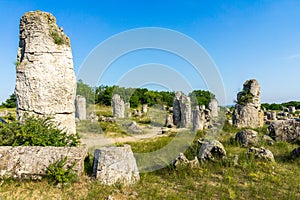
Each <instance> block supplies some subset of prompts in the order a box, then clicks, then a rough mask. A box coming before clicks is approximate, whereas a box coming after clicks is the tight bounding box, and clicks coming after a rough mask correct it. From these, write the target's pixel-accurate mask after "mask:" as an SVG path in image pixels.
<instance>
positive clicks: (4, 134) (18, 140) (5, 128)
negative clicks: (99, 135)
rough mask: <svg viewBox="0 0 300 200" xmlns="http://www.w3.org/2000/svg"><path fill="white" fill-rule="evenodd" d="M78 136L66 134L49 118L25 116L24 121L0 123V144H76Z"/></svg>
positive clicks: (57, 145)
mask: <svg viewBox="0 0 300 200" xmlns="http://www.w3.org/2000/svg"><path fill="white" fill-rule="evenodd" d="M78 144H79V136H78V135H76V136H74V135H68V134H67V133H66V132H65V131H62V130H60V129H59V128H58V127H57V126H56V125H54V124H53V123H52V119H51V118H35V117H25V120H24V123H23V124H19V123H18V122H16V121H14V122H12V123H8V124H3V123H1V124H0V146H56V147H60V146H77V145H78Z"/></svg>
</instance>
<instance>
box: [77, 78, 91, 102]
mask: <svg viewBox="0 0 300 200" xmlns="http://www.w3.org/2000/svg"><path fill="white" fill-rule="evenodd" d="M76 94H77V95H81V96H84V97H85V98H86V102H87V104H94V102H95V92H94V89H93V88H92V87H91V86H89V85H88V84H85V83H84V82H83V81H82V80H79V81H78V82H77V88H76Z"/></svg>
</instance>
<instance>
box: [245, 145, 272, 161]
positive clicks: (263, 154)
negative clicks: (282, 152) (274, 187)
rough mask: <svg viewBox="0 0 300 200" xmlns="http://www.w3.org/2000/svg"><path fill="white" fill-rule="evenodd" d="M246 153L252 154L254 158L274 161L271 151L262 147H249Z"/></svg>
mask: <svg viewBox="0 0 300 200" xmlns="http://www.w3.org/2000/svg"><path fill="white" fill-rule="evenodd" d="M247 154H248V155H249V154H254V156H255V158H258V159H262V160H265V161H270V162H275V159H274V156H273V153H272V152H271V151H270V150H269V149H266V148H264V147H260V148H255V147H251V148H249V149H248V151H247Z"/></svg>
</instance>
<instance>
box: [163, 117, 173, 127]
mask: <svg viewBox="0 0 300 200" xmlns="http://www.w3.org/2000/svg"><path fill="white" fill-rule="evenodd" d="M173 126H174V123H173V116H172V115H170V114H167V115H166V122H165V127H168V128H172V127H173Z"/></svg>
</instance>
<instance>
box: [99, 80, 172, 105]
mask: <svg viewBox="0 0 300 200" xmlns="http://www.w3.org/2000/svg"><path fill="white" fill-rule="evenodd" d="M95 93H96V96H95V103H96V104H98V103H99V104H101V105H107V106H110V105H111V99H112V96H113V95H114V94H119V95H120V96H121V98H122V99H123V100H124V102H129V103H130V107H132V108H137V107H138V106H139V105H142V104H148V105H149V106H152V105H155V104H165V105H167V106H172V105H173V98H174V92H167V91H151V90H148V89H146V88H124V87H119V86H104V85H101V86H99V87H97V88H96V91H95Z"/></svg>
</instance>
